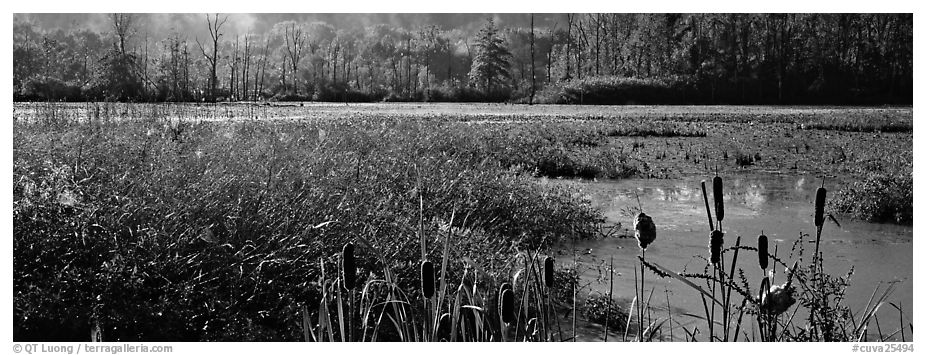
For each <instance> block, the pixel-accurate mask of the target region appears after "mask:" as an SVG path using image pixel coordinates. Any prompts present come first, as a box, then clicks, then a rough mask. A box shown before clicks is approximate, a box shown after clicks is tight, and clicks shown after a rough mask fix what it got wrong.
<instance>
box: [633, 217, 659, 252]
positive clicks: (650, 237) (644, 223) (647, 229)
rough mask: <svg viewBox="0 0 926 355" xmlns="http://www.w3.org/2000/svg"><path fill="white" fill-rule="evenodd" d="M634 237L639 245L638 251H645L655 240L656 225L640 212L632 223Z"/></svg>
mask: <svg viewBox="0 0 926 355" xmlns="http://www.w3.org/2000/svg"><path fill="white" fill-rule="evenodd" d="M633 229H634V231H635V232H634V237H636V238H637V242H638V243H639V244H640V249H644V250H645V249H646V247H647V246H649V245H650V244H651V243H652V242H653V241H654V240H656V224H655V223H653V219H652V218H650V216H647V215H646V214H645V213H643V212H640V214H638V215H637V217H636V218H635V219H634V221H633Z"/></svg>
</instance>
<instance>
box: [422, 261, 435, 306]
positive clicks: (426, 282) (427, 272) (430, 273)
mask: <svg viewBox="0 0 926 355" xmlns="http://www.w3.org/2000/svg"><path fill="white" fill-rule="evenodd" d="M421 292H422V293H423V294H424V298H431V297H432V296H434V264H433V263H431V262H430V261H427V260H425V261H422V262H421Z"/></svg>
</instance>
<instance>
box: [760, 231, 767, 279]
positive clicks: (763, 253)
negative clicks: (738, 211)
mask: <svg viewBox="0 0 926 355" xmlns="http://www.w3.org/2000/svg"><path fill="white" fill-rule="evenodd" d="M758 249H759V267H760V268H762V270H765V269H767V268H768V237H766V236H765V234H764V233H763V234H759V248H758Z"/></svg>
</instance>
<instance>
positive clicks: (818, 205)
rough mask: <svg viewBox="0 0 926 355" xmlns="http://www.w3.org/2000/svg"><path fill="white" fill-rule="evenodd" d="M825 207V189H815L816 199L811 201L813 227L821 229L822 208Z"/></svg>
mask: <svg viewBox="0 0 926 355" xmlns="http://www.w3.org/2000/svg"><path fill="white" fill-rule="evenodd" d="M825 205H826V188H825V187H822V186H821V187H819V188H817V198H815V199H814V201H813V225H815V226H817V228H819V227H823V207H824V206H825Z"/></svg>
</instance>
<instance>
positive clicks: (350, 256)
mask: <svg viewBox="0 0 926 355" xmlns="http://www.w3.org/2000/svg"><path fill="white" fill-rule="evenodd" d="M341 277H342V278H343V279H344V287H345V288H347V289H348V290H352V289H353V288H354V283H355V281H356V280H357V266H356V261H354V243H347V244H344V248H343V249H341Z"/></svg>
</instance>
